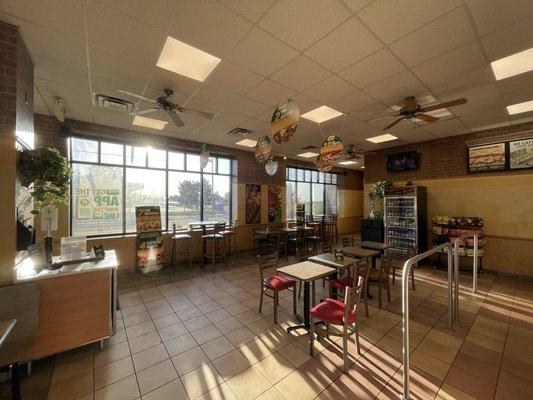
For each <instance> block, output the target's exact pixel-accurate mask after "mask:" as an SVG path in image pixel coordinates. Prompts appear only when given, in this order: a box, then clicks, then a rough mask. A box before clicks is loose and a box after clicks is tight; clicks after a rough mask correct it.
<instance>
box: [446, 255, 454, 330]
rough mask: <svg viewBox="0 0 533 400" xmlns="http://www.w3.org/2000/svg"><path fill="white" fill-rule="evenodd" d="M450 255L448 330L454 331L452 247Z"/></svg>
mask: <svg viewBox="0 0 533 400" xmlns="http://www.w3.org/2000/svg"><path fill="white" fill-rule="evenodd" d="M447 253H448V254H447V255H448V329H449V330H452V320H453V314H454V313H453V268H452V265H453V254H452V249H451V247H450V248H449V249H448V251H447Z"/></svg>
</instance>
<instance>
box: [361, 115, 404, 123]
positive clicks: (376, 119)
mask: <svg viewBox="0 0 533 400" xmlns="http://www.w3.org/2000/svg"><path fill="white" fill-rule="evenodd" d="M397 116H398V114H390V115H385V116H383V117H376V118H370V119H366V120H364V121H363V122H370V121H380V120H382V119H389V118H392V117H397Z"/></svg>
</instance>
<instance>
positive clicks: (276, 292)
mask: <svg viewBox="0 0 533 400" xmlns="http://www.w3.org/2000/svg"><path fill="white" fill-rule="evenodd" d="M278 303H279V299H278V291H277V290H276V291H274V324H276V325H277V324H278Z"/></svg>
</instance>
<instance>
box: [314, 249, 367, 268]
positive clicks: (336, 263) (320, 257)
mask: <svg viewBox="0 0 533 400" xmlns="http://www.w3.org/2000/svg"><path fill="white" fill-rule="evenodd" d="M309 261H314V262H317V263H319V264H325V265H327V266H328V267H333V268H346V267H348V266H350V265H353V264H355V263H356V262H357V260H356V259H355V258H351V257H346V256H344V259H342V260H336V259H335V254H332V253H323V254H317V255H316V256H312V257H309Z"/></svg>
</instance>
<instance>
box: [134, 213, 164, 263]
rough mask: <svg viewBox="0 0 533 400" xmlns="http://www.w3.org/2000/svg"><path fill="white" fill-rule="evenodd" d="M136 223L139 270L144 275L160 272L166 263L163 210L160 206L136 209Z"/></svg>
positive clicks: (136, 248)
mask: <svg viewBox="0 0 533 400" xmlns="http://www.w3.org/2000/svg"><path fill="white" fill-rule="evenodd" d="M135 223H136V227H137V239H136V243H135V244H136V246H135V250H136V259H137V268H139V269H140V271H141V272H143V273H146V272H151V271H159V270H160V269H161V268H162V267H163V264H164V262H165V253H164V249H163V233H162V231H161V209H160V208H159V206H140V207H135Z"/></svg>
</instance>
